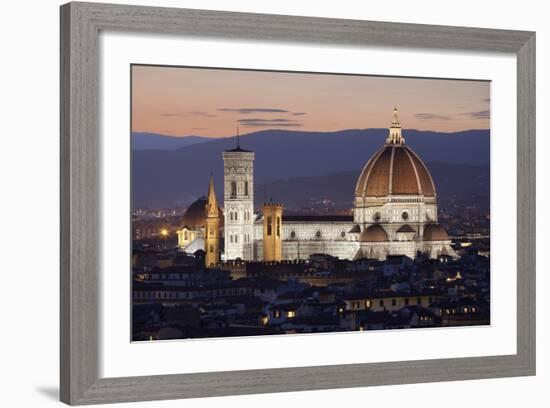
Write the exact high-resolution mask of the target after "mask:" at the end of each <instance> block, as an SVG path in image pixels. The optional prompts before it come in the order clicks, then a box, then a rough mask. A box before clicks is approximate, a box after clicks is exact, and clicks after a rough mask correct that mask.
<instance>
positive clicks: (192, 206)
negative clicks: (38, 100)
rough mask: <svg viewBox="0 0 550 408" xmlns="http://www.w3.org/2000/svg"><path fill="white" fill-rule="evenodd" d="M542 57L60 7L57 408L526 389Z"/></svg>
mask: <svg viewBox="0 0 550 408" xmlns="http://www.w3.org/2000/svg"><path fill="white" fill-rule="evenodd" d="M534 43H535V35H534V33H531V32H519V31H505V30H489V29H480V28H459V27H442V26H428V25H409V24H397V23H381V22H368V21H355V20H336V19H320V18H310V17H291V16H278V15H261V14H247V13H230V12H217V11H202V10H186V9H168V8H155V7H138V6H123V5H109V4H94V3H69V4H67V5H65V6H62V8H61V54H62V58H61V83H62V86H61V156H62V161H61V178H62V179H61V186H62V191H61V217H62V224H61V261H62V262H61V296H62V297H61V399H62V401H64V402H66V403H68V404H91V403H109V402H123V401H139V400H151V399H169V398H190V397H204V396H220V395H234V394H251V393H266V392H277V391H296V390H313V389H326V388H346V387H361V386H370V385H382V384H399V383H416V382H430V381H445V380H462V379H475V378H490V377H504V376H520V375H533V374H534V373H535V291H534V288H535V263H534V259H535V257H534V251H535V249H534V248H535V245H534V243H535V210H534V205H535V204H534V202H535V201H534V199H535V187H534V185H535V166H534V157H535V156H534V149H535V128H534V126H535V120H534V112H535V72H534V66H535V65H534V61H535V44H534Z"/></svg>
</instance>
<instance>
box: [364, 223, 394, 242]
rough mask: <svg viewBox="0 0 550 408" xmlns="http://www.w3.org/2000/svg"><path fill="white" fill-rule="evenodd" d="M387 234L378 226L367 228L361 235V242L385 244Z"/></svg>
mask: <svg viewBox="0 0 550 408" xmlns="http://www.w3.org/2000/svg"><path fill="white" fill-rule="evenodd" d="M386 241H388V234H387V233H386V231H385V230H384V228H382V227H381V226H380V225H379V224H374V225H371V226H370V227H368V228H367V229H365V230H364V231H363V233H362V234H361V242H386Z"/></svg>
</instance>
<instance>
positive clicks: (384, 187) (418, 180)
mask: <svg viewBox="0 0 550 408" xmlns="http://www.w3.org/2000/svg"><path fill="white" fill-rule="evenodd" d="M389 195H417V196H418V195H423V196H424V197H435V186H434V183H433V179H432V176H431V174H430V172H429V171H428V168H427V167H426V165H425V164H424V162H423V161H422V160H421V159H420V157H418V155H417V154H416V153H415V152H414V151H413V150H412V149H410V148H409V147H408V146H406V145H405V139H404V138H403V136H402V135H401V125H400V124H399V120H398V119H397V109H395V110H394V120H393V122H392V126H391V127H390V128H389V136H388V138H387V139H386V144H385V145H384V146H382V148H381V149H379V150H378V151H377V152H376V153H375V154H374V155H373V156H372V157H371V158H370V160H369V161H368V162H367V164H366V165H365V167H364V168H363V170H362V171H361V174H360V175H359V178H358V179H357V184H356V187H355V197H363V198H366V197H386V196H389Z"/></svg>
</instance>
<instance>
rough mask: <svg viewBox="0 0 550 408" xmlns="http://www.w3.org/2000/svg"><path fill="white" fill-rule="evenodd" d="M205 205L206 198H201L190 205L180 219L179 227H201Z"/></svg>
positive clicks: (204, 215)
mask: <svg viewBox="0 0 550 408" xmlns="http://www.w3.org/2000/svg"><path fill="white" fill-rule="evenodd" d="M207 203H208V200H207V199H206V197H201V198H199V199H198V200H196V201H195V202H194V203H193V204H191V205H190V206H189V208H187V211H185V214H184V215H183V217H182V219H181V225H182V226H184V227H187V228H200V227H203V226H204V219H205V218H206V204H207Z"/></svg>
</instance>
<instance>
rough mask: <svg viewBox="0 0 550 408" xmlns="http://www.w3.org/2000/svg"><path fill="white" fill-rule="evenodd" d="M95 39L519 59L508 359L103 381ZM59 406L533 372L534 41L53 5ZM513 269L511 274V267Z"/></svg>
mask: <svg viewBox="0 0 550 408" xmlns="http://www.w3.org/2000/svg"><path fill="white" fill-rule="evenodd" d="M101 30H108V31H127V32H138V33H152V34H154V33H164V34H175V35H184V36H201V37H205V36H210V37H223V38H226V39H227V38H230V39H233V38H234V39H254V40H266V41H287V42H307V43H319V44H336V45H338V44H341V45H348V46H349V45H352V46H358V47H361V46H365V45H378V46H399V47H414V48H433V49H448V50H469V51H471V50H476V51H481V52H503V53H513V54H515V55H516V56H517V212H518V222H517V232H518V240H517V251H518V257H517V354H514V355H506V356H487V357H472V358H452V359H437V360H420V361H400V362H388V363H370V364H347V365H332V366H318V367H298V368H281V369H261V370H247V371H230V372H216V373H202V374H176V375H158V376H144V377H126V378H100V377H99V375H98V373H99V371H98V369H99V367H98V363H99V350H98V344H99V342H98V330H99V327H100V326H99V320H98V319H99V310H98V300H99V292H98V291H99V285H98V279H99V267H100V263H99V247H100V237H101V235H100V230H99V218H98V217H99V214H98V208H99V205H98V201H99V192H100V186H99V163H100V162H101V158H100V150H99V133H98V132H99V125H98V112H99V88H98V83H99V78H98V74H99V62H98V61H99V48H98V35H99V32H100V31H101ZM60 45H61V74H60V75H61V88H60V93H61V95H60V96H61V113H60V122H61V123H60V128H61V163H60V166H61V209H60V210H61V237H60V239H61V288H60V289H61V325H60V327H61V329H60V330H61V333H60V334H61V345H60V347H61V362H60V364H61V366H60V371H61V375H60V377H61V378H60V381H61V401H63V402H65V403H67V404H74V405H76V404H95V403H113V402H126V401H142V400H154V399H174V398H193V397H207V396H221V395H235V394H255V393H268V392H282V391H299V390H317V389H329V388H347V387H364V386H372V385H387V384H403V383H419V382H433V381H452V380H467V379H481V378H495V377H511V376H525V375H534V374H535V33H533V32H526V31H508V30H494V29H482V28H462V27H444V26H434V25H417V24H401V23H384V22H370V21H357V20H341V19H326V18H311V17H294V16H283V15H266V14H248V13H236V12H218V11H204V10H189V9H173V8H157V7H141V6H127V5H113V4H94V3H69V4H66V5H63V6H61V44H60ZM510 267H512V266H510Z"/></svg>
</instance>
